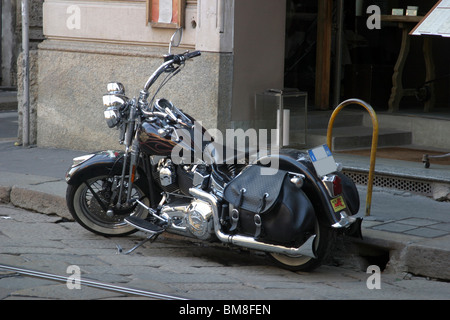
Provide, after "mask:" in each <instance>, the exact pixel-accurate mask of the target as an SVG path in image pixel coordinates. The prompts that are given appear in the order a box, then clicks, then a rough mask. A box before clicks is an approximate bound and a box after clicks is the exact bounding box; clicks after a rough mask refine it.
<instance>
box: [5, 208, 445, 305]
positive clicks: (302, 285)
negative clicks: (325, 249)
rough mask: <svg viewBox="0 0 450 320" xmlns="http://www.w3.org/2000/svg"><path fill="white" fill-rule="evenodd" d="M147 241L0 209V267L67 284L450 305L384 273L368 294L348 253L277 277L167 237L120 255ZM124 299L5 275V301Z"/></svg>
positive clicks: (437, 293)
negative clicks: (74, 278)
mask: <svg viewBox="0 0 450 320" xmlns="http://www.w3.org/2000/svg"><path fill="white" fill-rule="evenodd" d="M143 237H144V234H142V233H136V234H135V235H133V236H129V237H127V238H111V239H109V238H105V237H101V236H97V235H94V234H92V233H90V232H88V231H86V230H84V229H83V228H82V227H81V226H79V225H78V224H76V223H75V222H67V221H65V220H64V219H62V218H61V217H58V216H48V215H43V214H38V213H35V212H29V211H25V210H22V209H18V208H16V207H12V206H9V205H0V265H9V266H16V267H20V268H25V269H31V270H36V271H41V272H46V273H51V274H56V275H60V276H64V277H69V276H71V275H72V274H71V273H68V272H67V271H68V269H67V268H68V266H71V265H75V266H78V267H79V268H80V270H81V279H89V280H95V281H100V282H102V283H108V284H115V285H119V286H124V287H130V288H136V289H141V290H146V291H152V292H158V293H163V294H169V295H173V296H177V297H184V298H188V299H200V300H241V299H244V300H292V299H432V300H436V299H448V298H450V284H449V283H447V282H440V281H434V280H429V279H426V278H421V277H414V276H412V275H409V274H391V273H386V272H383V273H381V274H380V280H381V282H380V286H381V288H380V289H369V288H368V286H367V284H368V282H370V281H371V280H370V279H369V278H370V277H371V276H372V274H368V273H366V269H365V268H367V266H362V263H360V262H358V261H359V260H358V259H356V258H355V257H349V256H346V254H345V253H344V254H340V255H339V257H337V258H336V259H334V260H333V261H332V263H330V264H328V265H324V266H322V267H320V268H319V269H317V270H316V271H315V272H312V273H300V272H297V273H295V272H290V271H287V270H283V269H280V268H278V267H276V266H274V265H272V264H270V262H268V260H267V258H266V257H265V256H264V255H261V254H257V253H252V252H248V251H242V250H239V249H236V248H234V249H231V248H229V247H225V246H222V245H221V244H217V243H216V244H211V243H201V242H197V241H193V240H188V241H186V238H183V237H178V236H170V235H169V236H164V235H162V236H160V237H159V238H158V239H157V241H155V242H154V243H152V244H145V245H144V246H143V247H141V248H138V249H137V250H136V251H135V252H133V253H132V254H130V255H120V254H117V249H116V245H117V244H119V245H120V246H121V247H123V248H124V249H129V248H131V247H132V246H133V245H134V244H135V243H137V242H138V241H139V240H141V239H142V238H143ZM355 261H356V262H357V263H356V264H355ZM358 263H360V264H359V265H358ZM337 264H339V265H340V266H336V265H337ZM127 298H137V296H133V295H126V294H120V293H116V292H111V291H106V290H101V289H96V288H90V287H86V286H83V285H82V286H81V289H69V287H68V285H67V283H64V282H56V281H53V280H46V279H40V278H35V277H29V276H24V275H20V274H18V273H16V272H13V271H6V270H0V299H3V300H16V299H63V300H72V299H83V300H93V299H127Z"/></svg>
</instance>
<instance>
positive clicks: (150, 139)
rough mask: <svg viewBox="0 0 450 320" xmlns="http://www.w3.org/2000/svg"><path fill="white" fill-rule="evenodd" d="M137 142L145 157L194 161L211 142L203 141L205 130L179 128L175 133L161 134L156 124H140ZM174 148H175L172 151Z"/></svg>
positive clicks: (201, 128)
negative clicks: (180, 158)
mask: <svg viewBox="0 0 450 320" xmlns="http://www.w3.org/2000/svg"><path fill="white" fill-rule="evenodd" d="M137 134H138V141H139V145H140V148H141V151H142V152H144V153H145V154H147V155H158V156H166V157H167V156H173V155H174V153H173V152H175V154H176V155H177V156H179V157H182V158H184V159H185V160H188V159H189V160H190V161H195V160H196V158H199V157H202V154H203V150H204V148H205V146H206V145H207V144H208V143H210V142H211V140H208V139H206V141H204V134H205V128H203V127H201V126H200V127H199V128H197V127H194V128H192V129H187V128H179V129H176V133H174V131H172V132H162V131H161V125H159V124H158V123H157V122H142V124H141V125H140V126H139V128H138V132H137ZM174 148H176V149H175V150H174Z"/></svg>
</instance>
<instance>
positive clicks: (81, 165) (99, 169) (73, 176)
mask: <svg viewBox="0 0 450 320" xmlns="http://www.w3.org/2000/svg"><path fill="white" fill-rule="evenodd" d="M123 155H124V152H123V151H113V150H106V151H99V152H95V153H92V154H89V155H85V156H82V157H78V158H75V159H74V164H73V165H72V166H71V167H70V168H69V170H68V171H67V173H66V182H67V183H68V184H70V185H75V184H78V183H81V182H82V181H84V180H86V179H88V178H90V177H92V175H93V174H96V175H110V174H114V175H116V174H121V172H122V166H123V159H124V157H123Z"/></svg>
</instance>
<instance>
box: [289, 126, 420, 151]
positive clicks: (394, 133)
mask: <svg viewBox="0 0 450 320" xmlns="http://www.w3.org/2000/svg"><path fill="white" fill-rule="evenodd" d="M372 134H373V129H372V128H369V127H365V126H352V127H334V128H333V134H332V146H331V147H332V149H333V150H336V151H338V150H349V149H363V148H370V147H371V145H372ZM290 138H291V141H293V142H295V141H296V140H300V141H304V140H303V139H304V132H303V131H298V130H291V132H290ZM325 143H327V129H309V130H308V132H307V145H308V147H313V146H317V145H321V144H325ZM411 143H412V134H411V132H408V131H402V130H396V129H379V132H378V146H379V147H388V146H401V145H409V144H411Z"/></svg>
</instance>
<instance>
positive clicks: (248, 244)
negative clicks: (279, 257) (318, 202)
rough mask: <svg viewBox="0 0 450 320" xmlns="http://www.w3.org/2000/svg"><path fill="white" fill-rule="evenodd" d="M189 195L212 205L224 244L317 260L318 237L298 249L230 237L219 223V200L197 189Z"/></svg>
mask: <svg viewBox="0 0 450 320" xmlns="http://www.w3.org/2000/svg"><path fill="white" fill-rule="evenodd" d="M189 193H190V194H191V195H192V196H193V197H195V198H198V199H200V200H203V201H205V202H207V203H209V204H210V205H211V208H212V211H213V219H214V230H215V233H216V236H217V238H218V239H219V240H220V241H222V242H224V243H231V244H234V245H237V246H241V247H245V248H249V249H255V250H261V251H265V252H273V253H280V254H285V255H289V256H308V257H312V258H317V256H316V255H315V252H314V239H315V238H316V235H312V236H311V237H310V238H308V240H307V241H306V242H305V243H304V244H303V245H302V246H300V247H298V248H291V247H284V246H280V245H274V244H268V243H263V242H259V241H257V240H255V239H254V238H252V237H246V236H242V235H229V234H225V233H223V232H222V230H221V228H220V222H219V212H218V208H217V199H216V197H215V196H213V195H212V194H209V193H207V192H205V191H202V190H199V189H197V188H190V189H189Z"/></svg>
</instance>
